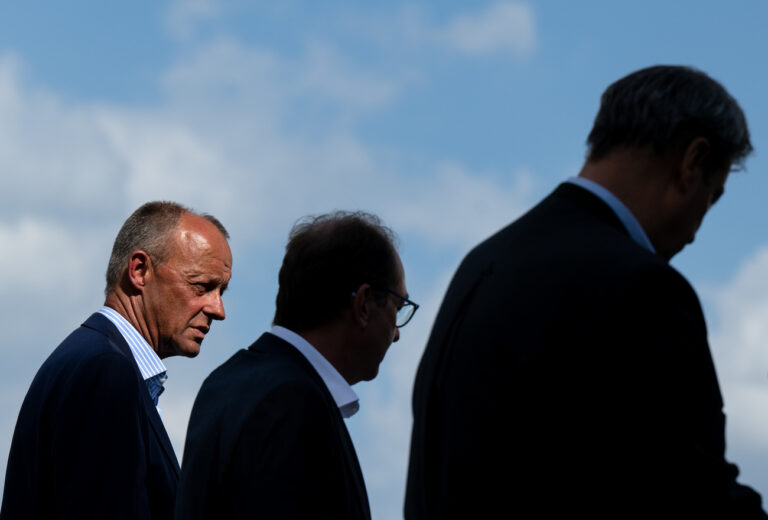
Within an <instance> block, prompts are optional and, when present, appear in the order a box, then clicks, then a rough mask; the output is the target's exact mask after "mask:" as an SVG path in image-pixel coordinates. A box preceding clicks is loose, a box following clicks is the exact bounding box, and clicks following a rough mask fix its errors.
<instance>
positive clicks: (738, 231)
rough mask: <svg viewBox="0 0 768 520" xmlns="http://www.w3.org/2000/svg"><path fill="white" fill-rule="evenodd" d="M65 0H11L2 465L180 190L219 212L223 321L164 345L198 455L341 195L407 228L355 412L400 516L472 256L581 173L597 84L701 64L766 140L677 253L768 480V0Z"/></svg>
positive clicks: (2, 257)
mask: <svg viewBox="0 0 768 520" xmlns="http://www.w3.org/2000/svg"><path fill="white" fill-rule="evenodd" d="M621 4H622V5H621V6H619V2H609V1H597V0H585V1H581V2H566V1H555V0H542V1H538V2H533V1H531V2H503V1H501V2H459V1H440V2H437V1H433V2H418V3H416V2H412V3H407V2H396V1H388V2H377V3H376V4H375V5H374V4H372V3H368V4H363V3H359V2H350V1H330V0H329V1H325V2H310V1H308V0H304V1H300V0H283V1H281V2H246V1H244V0H229V1H217V0H181V1H176V2H156V1H150V0H137V1H134V2H129V3H121V4H120V5H116V4H114V3H105V2H96V1H90V2H88V1H83V0H72V1H70V2H66V3H63V2H62V3H51V2H43V1H40V0H29V1H26V2H3V3H2V4H1V5H0V248H1V249H0V250H1V251H2V254H0V294H2V300H0V305H1V306H2V308H1V311H2V312H0V328H1V329H2V331H3V339H2V340H1V341H0V349H2V359H3V362H2V364H0V474H3V475H4V473H5V462H6V458H7V450H8V447H9V446H10V440H11V435H12V432H13V426H14V423H15V420H16V415H17V413H18V409H19V406H20V404H21V401H22V399H23V396H24V393H25V391H26V388H27V386H28V385H29V382H30V381H31V379H32V377H33V376H34V373H35V371H36V370H37V368H38V366H39V365H40V363H41V362H42V361H43V360H44V359H45V358H46V356H47V355H48V354H49V353H50V351H51V350H52V349H53V348H54V347H55V346H56V345H57V344H58V342H59V341H61V339H63V338H64V337H65V336H66V335H67V334H68V333H69V332H70V331H71V330H72V329H73V328H75V327H76V326H77V325H79V324H80V323H81V322H82V321H83V320H84V319H85V318H86V317H87V316H88V315H89V314H90V313H91V312H92V311H94V310H95V309H97V308H98V307H99V306H100V304H101V303H102V300H103V295H102V289H103V274H104V270H105V267H106V261H107V257H108V254H109V251H110V248H111V244H112V240H113V239H114V236H115V234H116V232H117V230H118V228H119V226H120V224H121V223H122V221H123V220H124V219H125V218H126V217H127V216H128V215H129V214H130V213H131V212H132V211H133V209H135V208H136V207H137V206H139V205H140V204H141V203H143V202H145V201H147V200H152V199H171V200H176V201H179V202H182V203H184V204H186V205H189V206H192V207H194V208H195V209H198V210H200V211H206V212H210V213H213V214H215V215H217V216H218V217H219V218H220V219H221V220H222V221H223V222H224V224H225V225H226V226H227V227H228V228H229V230H230V232H231V235H232V240H231V245H232V249H233V253H234V269H233V280H232V283H231V290H230V291H229V292H228V293H227V296H226V298H225V305H226V308H227V320H226V321H225V322H223V323H217V324H215V325H214V327H213V330H212V332H211V334H210V335H209V337H208V338H207V339H206V341H205V343H204V345H203V352H202V353H201V355H200V356H199V357H198V358H196V359H194V360H189V359H171V360H169V363H168V365H169V371H170V373H169V376H170V378H169V381H168V383H167V385H166V387H167V391H166V393H165V394H164V395H163V398H162V401H161V407H162V408H163V412H164V419H165V423H166V427H167V429H168V431H169V433H170V436H171V438H172V440H173V442H174V445H175V447H176V450H177V453H178V454H179V456H180V455H181V451H182V449H183V442H184V433H185V429H186V422H187V419H188V416H189V411H190V409H191V406H192V401H193V399H194V396H195V394H196V392H197V389H198V388H199V386H200V384H201V382H202V380H203V378H204V377H205V376H206V375H207V374H208V373H209V372H210V371H211V370H212V369H213V368H214V367H216V366H217V365H218V364H220V363H221V362H223V361H224V360H225V359H227V358H228V357H229V356H231V355H232V353H234V352H235V351H236V350H237V349H239V348H242V347H246V346H248V345H249V344H250V343H251V341H253V339H255V338H256V337H257V336H258V335H259V334H260V333H261V332H262V331H263V330H264V329H265V328H267V327H268V326H269V324H270V321H271V318H272V312H273V302H274V296H275V292H276V280H277V271H278V269H279V265H280V260H281V258H282V251H283V247H284V243H285V239H286V236H287V233H288V231H289V229H290V227H291V224H292V223H293V222H294V221H295V220H296V219H297V218H299V217H301V216H303V215H306V214H310V213H320V212H325V211H329V210H333V209H365V210H369V211H373V212H375V213H377V214H379V215H380V216H381V217H382V218H383V219H384V220H385V222H386V223H388V224H389V225H390V226H391V227H393V228H394V229H395V230H396V231H397V232H398V234H399V235H400V239H401V240H400V243H401V253H402V257H403V261H404V264H405V268H406V276H407V284H408V289H409V291H410V294H411V295H412V299H414V300H415V301H417V302H419V303H420V304H421V305H422V307H421V309H420V310H419V312H418V314H417V315H416V317H415V318H414V320H413V322H412V323H411V324H409V325H408V327H407V328H405V329H403V331H402V339H401V340H400V342H399V343H397V344H395V345H393V347H392V348H391V350H390V352H389V354H388V356H387V358H386V359H385V361H384V364H383V366H382V370H381V373H380V375H379V377H378V378H377V379H376V380H375V381H373V382H371V383H362V384H360V385H357V387H356V390H357V391H358V393H359V395H360V396H361V410H360V412H359V413H358V414H357V415H356V416H355V417H353V418H352V419H350V420H349V421H348V426H349V428H350V431H351V433H352V436H353V438H354V441H355V444H356V446H357V450H358V454H359V457H360V460H361V464H362V467H363V472H364V474H365V478H366V481H367V485H368V489H369V494H370V497H371V504H372V509H373V515H374V518H378V519H394V518H398V517H400V516H401V509H402V500H403V490H404V486H405V473H406V462H407V451H408V445H409V430H410V402H409V400H410V394H411V388H412V381H413V376H414V373H415V370H416V365H417V363H418V360H419V357H420V355H421V351H422V349H423V347H424V344H425V342H426V338H427V335H428V334H429V330H430V327H431V324H432V319H433V317H434V315H435V313H436V311H437V307H438V305H439V303H440V300H441V298H442V294H443V292H444V290H445V287H446V285H447V283H448V281H449V280H450V277H451V275H452V273H453V271H454V269H455V268H456V266H457V265H458V262H459V261H460V259H461V258H462V256H463V255H464V254H465V253H466V252H467V251H468V249H469V248H470V247H471V246H472V245H473V244H475V243H477V242H478V241H479V240H481V239H483V238H484V237H486V236H488V235H489V234H490V233H492V232H493V231H495V230H496V229H498V228H500V227H501V226H503V225H504V224H506V223H508V222H509V221H511V220H513V219H514V218H516V217H517V216H519V215H520V214H521V213H522V212H524V211H525V210H526V209H527V208H529V207H531V206H532V205H533V204H534V203H535V202H536V201H537V200H539V199H540V198H541V197H543V196H544V195H546V194H547V193H548V192H549V191H550V190H551V189H552V188H553V187H555V186H556V185H557V184H558V183H559V182H560V181H562V180H564V179H566V178H567V177H569V176H571V175H574V174H576V173H577V172H578V170H579V168H580V166H581V163H582V162H583V159H584V154H585V147H584V140H585V138H586V135H587V133H588V131H589V129H590V127H591V123H592V119H593V117H594V114H595V111H596V109H597V106H598V101H599V96H600V94H601V92H602V91H603V89H604V88H605V87H606V86H607V85H608V84H609V83H610V82H612V81H614V80H615V79H617V78H619V77H621V76H623V75H625V74H626V73H628V72H631V71H632V70H635V69H637V68H640V67H644V66H647V65H652V64H656V63H681V64H688V65H694V66H696V67H698V68H701V69H702V70H704V71H706V72H708V73H709V74H711V75H712V76H713V77H715V78H716V79H718V80H720V81H721V82H722V83H723V84H724V85H725V86H726V88H728V89H729V90H730V92H731V93H732V94H733V95H734V96H735V97H736V98H737V99H738V100H739V101H740V103H741V105H742V107H743V108H744V110H745V112H746V114H747V118H748V120H749V123H750V127H751V130H752V136H753V143H754V145H755V148H756V150H757V152H756V153H755V155H754V156H753V157H752V158H751V159H750V160H749V161H748V163H747V171H746V172H740V173H738V174H735V175H733V176H732V178H731V179H730V181H729V183H728V185H727V190H726V191H727V193H726V195H725V197H723V199H722V200H721V202H719V203H718V204H717V205H716V207H715V208H714V209H713V210H712V212H711V213H710V214H709V215H708V217H707V219H706V220H705V222H704V226H703V229H702V230H701V232H700V233H699V235H698V237H697V241H696V243H695V244H693V245H691V246H689V247H688V248H687V249H686V250H685V251H684V252H683V253H681V254H680V255H679V256H678V257H677V258H675V260H674V261H673V264H675V266H676V267H678V268H679V269H680V270H681V271H682V272H683V273H684V274H686V275H687V276H688V278H689V279H690V280H691V282H692V283H693V284H694V286H695V287H696V288H697V290H698V292H699V295H700V297H701V299H702V302H703V304H704V308H705V313H706V315H707V318H708V322H709V325H710V338H711V343H712V351H713V355H714V357H715V361H716V364H717V367H718V371H719V375H720V382H721V386H722V390H723V394H724V396H725V401H726V412H727V414H728V455H729V457H730V458H731V459H732V460H733V461H735V462H736V463H738V464H739V465H740V467H741V468H742V480H743V481H744V482H747V483H750V484H752V485H753V486H754V487H755V488H756V489H757V490H758V491H760V492H761V493H763V494H766V493H768V414H766V407H768V232H767V231H766V222H767V218H766V217H768V208H766V203H765V201H766V200H768V175H766V172H765V170H766V165H767V164H766V159H765V157H766V153H768V152H765V150H766V149H768V101H766V97H765V93H766V92H768V75H766V74H765V72H764V62H765V49H766V48H768V46H767V45H766V44H767V43H768V42H767V41H766V33H765V30H764V21H765V20H766V18H767V15H768V4H766V3H765V2H764V1H762V0H743V1H740V2H732V3H731V4H730V5H729V6H728V7H727V9H726V8H725V7H724V4H723V3H722V2H714V1H711V2H710V1H701V0H699V1H681V2H675V3H671V2H668V1H667V0H646V1H645V2H635V3H632V4H627V3H621Z"/></svg>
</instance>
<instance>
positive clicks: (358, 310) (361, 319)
mask: <svg viewBox="0 0 768 520" xmlns="http://www.w3.org/2000/svg"><path fill="white" fill-rule="evenodd" d="M371 296H372V295H371V285H370V284H367V283H364V284H363V285H361V286H360V287H358V288H357V290H356V291H355V292H354V296H352V317H353V318H354V320H355V322H356V323H357V324H358V325H360V326H361V327H366V326H367V325H368V320H369V319H370V304H371V301H372V300H371Z"/></svg>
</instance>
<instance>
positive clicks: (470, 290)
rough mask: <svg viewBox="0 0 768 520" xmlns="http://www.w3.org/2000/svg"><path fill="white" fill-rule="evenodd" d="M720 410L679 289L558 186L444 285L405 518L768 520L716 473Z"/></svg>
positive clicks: (612, 225) (603, 216) (701, 339)
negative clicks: (696, 519)
mask: <svg viewBox="0 0 768 520" xmlns="http://www.w3.org/2000/svg"><path fill="white" fill-rule="evenodd" d="M722 406H723V402H722V398H721V395H720V389H719V386H718V382H717V376H716V374H715V369H714V366H713V364H712V359H711V356H710V352H709V346H708V343H707V331H706V326H705V323H704V318H703V315H702V312H701V306H700V304H699V301H698V299H697V297H696V294H695V293H694V291H693V289H692V288H691V286H690V285H689V284H688V282H687V281H686V280H685V279H684V278H683V277H682V276H681V275H680V274H679V273H678V272H677V271H676V270H675V269H673V268H672V267H670V266H669V265H668V264H667V263H666V262H665V261H664V260H663V259H662V258H661V257H659V256H657V255H655V254H653V253H651V252H650V251H648V250H646V249H644V248H642V247H641V246H639V245H638V244H636V243H635V242H634V241H633V240H632V239H631V238H630V237H629V235H628V234H627V232H626V230H625V229H624V227H623V226H622V224H621V223H620V221H619V220H618V218H617V217H616V216H615V214H614V213H613V212H612V210H611V209H610V208H609V207H608V206H607V205H605V204H604V203H603V202H602V201H601V200H600V199H599V198H597V197H595V196H594V195H592V194H591V193H589V192H588V191H586V190H584V189H582V188H580V187H577V186H574V185H571V184H563V185H561V186H559V187H558V188H557V189H556V190H555V191H554V192H553V193H552V194H551V195H550V196H549V197H547V198H546V199H544V200H543V201H542V202H541V203H539V204H538V205H537V206H536V207H535V208H533V209H532V210H531V211H529V212H528V213H527V214H526V215H524V216H523V217H521V218H520V219H519V220H517V221H516V222H514V223H512V224H511V225H509V226H507V227H506V228H504V229H502V230H501V231H500V232H498V233H497V234H495V235H494V236H492V237H491V238H489V239H488V240H486V241H485V242H483V243H482V244H480V245H479V246H477V247H476V248H475V249H474V250H473V251H472V252H470V253H469V254H468V255H467V257H466V258H465V259H464V261H463V262H462V264H461V266H460V267H459V269H458V271H457V273H456V275H455V276H454V278H453V281H452V282H451V284H450V287H449V288H448V292H447V294H446V296H445V299H444V301H443V304H442V306H441V308H440V311H439V314H438V316H437V319H436V321H435V325H434V328H433V330H432V334H431V337H430V339H429V342H428V344H427V348H426V351H425V352H424V356H423V358H422V360H421V364H420V366H419V370H418V374H417V377H416V384H415V389H414V395H413V410H414V426H413V437H412V443H411V459H410V469H409V475H408V485H407V496H406V504H405V513H406V518H408V519H409V520H414V519H427V518H429V519H446V518H495V517H498V515H499V512H503V516H504V517H506V518H590V519H595V518H612V519H615V518H622V519H624V518H654V519H655V518H675V519H682V518H721V519H746V518H750V519H752V518H755V519H757V518H760V519H763V518H766V516H765V514H764V513H763V511H762V509H761V507H760V496H759V495H758V494H757V493H755V492H754V491H752V490H751V489H749V488H747V487H744V486H741V485H739V484H737V483H736V481H735V478H736V475H737V469H736V467H735V466H733V465H731V464H728V463H727V462H726V461H725V458H724V450H725V440H724V430H725V418H724V415H723V413H722Z"/></svg>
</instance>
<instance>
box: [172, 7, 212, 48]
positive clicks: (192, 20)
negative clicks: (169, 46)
mask: <svg viewBox="0 0 768 520" xmlns="http://www.w3.org/2000/svg"><path fill="white" fill-rule="evenodd" d="M219 12H220V6H219V4H218V3H217V2H215V1H214V0H176V1H175V2H173V3H172V4H171V5H170V7H169V8H168V10H167V12H166V15H165V24H166V27H167V29H168V31H169V32H170V34H171V35H172V36H174V37H176V38H178V39H180V40H184V39H187V38H190V37H192V36H193V35H194V33H195V30H196V29H197V26H198V24H200V23H201V22H202V21H205V20H209V19H211V18H213V17H214V16H215V15H217V14H218V13H219Z"/></svg>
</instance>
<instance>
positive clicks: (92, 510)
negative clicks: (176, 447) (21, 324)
mask: <svg viewBox="0 0 768 520" xmlns="http://www.w3.org/2000/svg"><path fill="white" fill-rule="evenodd" d="M178 475H179V465H178V462H177V461H176V456H175V455H174V453H173V448H172V447H171V443H170V440H169V439H168V435H167V434H166V432H165V428H164V427H163V423H162V422H161V420H160V416H159V415H158V413H157V409H156V408H155V405H154V404H153V403H152V399H151V398H150V396H149V392H148V391H147V385H146V383H145V382H144V381H143V380H142V377H141V374H140V373H139V369H138V367H137V365H136V361H135V360H134V358H133V356H132V354H131V351H130V349H129V347H128V345H127V343H126V342H125V340H124V339H123V337H122V336H121V335H120V333H119V332H118V330H117V329H116V328H115V326H114V325H113V324H112V323H111V322H110V321H109V320H108V319H107V318H106V317H104V316H102V315H101V314H98V313H96V314H93V315H92V316H91V317H90V318H88V320H87V321H86V322H85V323H84V324H83V325H82V326H81V327H80V328H79V329H77V330H75V331H74V332H73V333H72V334H70V335H69V337H67V339H65V340H64V341H63V342H62V343H61V345H59V346H58V347H57V348H56V350H54V351H53V353H52V354H51V355H50V356H49V357H48V359H47V360H46V361H45V363H43V365H42V367H40V370H39V371H38V372H37V375H36V376H35V378H34V380H33V381H32V385H31V386H30V388H29V391H28V392H27V396H26V398H25V399H24V403H23V404H22V406H21V411H20V412H19V418H18V421H17V422H16V430H15V432H14V434H13V442H12V444H11V452H10V456H9V458H8V468H7V471H6V476H5V491H4V494H3V507H2V512H0V518H2V520H11V519H16V518H23V519H32V518H78V519H82V518H99V519H103V518H109V519H113V518H126V519H128V518H130V519H136V518H156V519H163V520H165V519H168V518H171V517H172V516H173V505H174V499H175V494H176V482H177V480H178Z"/></svg>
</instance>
